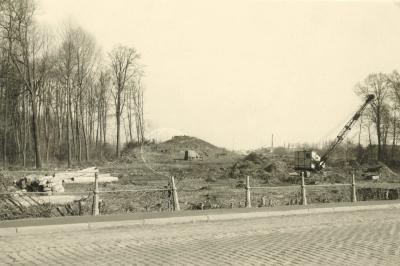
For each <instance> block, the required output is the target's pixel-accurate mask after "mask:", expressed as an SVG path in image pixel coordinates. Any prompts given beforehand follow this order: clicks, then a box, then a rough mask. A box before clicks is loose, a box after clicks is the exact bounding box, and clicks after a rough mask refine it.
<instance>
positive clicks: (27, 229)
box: [0, 203, 400, 236]
mask: <svg viewBox="0 0 400 266" xmlns="http://www.w3.org/2000/svg"><path fill="white" fill-rule="evenodd" d="M384 209H400V203H392V204H380V205H361V206H337V207H328V208H327V207H320V208H319V207H317V208H305V209H297V210H283V211H271V210H266V211H257V212H246V213H227V214H205V215H193V216H178V217H164V218H144V219H137V220H125V221H105V222H84V223H72V224H56V225H39V226H16V227H6V228H0V236H8V235H16V234H43V233H53V232H65V231H81V230H95V229H110V228H119V227H130V226H143V225H166V224H183V223H197V222H211V221H224V220H237V219H252V218H268V217H279V216H292V215H312V214H322V213H335V212H353V211H366V210H384Z"/></svg>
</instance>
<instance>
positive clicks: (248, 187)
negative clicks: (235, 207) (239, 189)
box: [246, 176, 251, 208]
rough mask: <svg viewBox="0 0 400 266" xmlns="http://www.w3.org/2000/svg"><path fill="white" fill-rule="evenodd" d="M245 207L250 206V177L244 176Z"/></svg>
mask: <svg viewBox="0 0 400 266" xmlns="http://www.w3.org/2000/svg"><path fill="white" fill-rule="evenodd" d="M246 208H251V197H250V177H249V176H247V177H246Z"/></svg>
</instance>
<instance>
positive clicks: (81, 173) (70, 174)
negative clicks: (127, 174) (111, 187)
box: [54, 167, 118, 183]
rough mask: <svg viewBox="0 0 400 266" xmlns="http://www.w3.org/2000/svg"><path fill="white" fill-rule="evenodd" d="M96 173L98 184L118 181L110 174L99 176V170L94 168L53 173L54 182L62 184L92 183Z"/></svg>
mask: <svg viewBox="0 0 400 266" xmlns="http://www.w3.org/2000/svg"><path fill="white" fill-rule="evenodd" d="M96 173H97V176H98V181H99V182H100V183H106V182H116V181H118V177H115V176H111V175H110V174H100V173H99V169H97V168H96V167H90V168H86V169H83V170H78V171H66V172H59V173H55V174H54V180H57V181H61V182H62V183H93V182H94V179H95V174H96Z"/></svg>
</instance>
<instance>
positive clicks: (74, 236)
mask: <svg viewBox="0 0 400 266" xmlns="http://www.w3.org/2000/svg"><path fill="white" fill-rule="evenodd" d="M0 264H4V265H55V264H57V265H400V213H398V211H396V210H385V211H362V212H351V213H337V214H320V215H316V214H313V215H305V216H292V217H274V218H265V219H251V220H234V221H221V222H209V223H196V224H177V225H162V226H150V225H146V226H131V227H125V228H113V229H97V230H92V231H80V232H64V233H48V234H44V235H43V234H42V235H38V234H36V235H13V236H3V237H0Z"/></svg>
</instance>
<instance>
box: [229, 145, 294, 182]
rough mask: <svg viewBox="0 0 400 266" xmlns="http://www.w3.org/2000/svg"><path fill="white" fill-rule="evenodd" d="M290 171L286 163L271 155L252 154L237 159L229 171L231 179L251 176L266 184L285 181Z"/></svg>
mask: <svg viewBox="0 0 400 266" xmlns="http://www.w3.org/2000/svg"><path fill="white" fill-rule="evenodd" d="M290 171H291V168H290V166H289V165H288V163H287V162H286V161H285V160H284V159H282V158H278V157H276V156H273V155H271V154H263V153H260V152H252V153H250V154H249V155H247V156H246V157H244V158H242V159H239V160H238V161H237V162H236V163H235V164H234V165H233V166H232V167H231V169H230V176H231V177H232V178H243V177H245V176H247V175H248V176H251V177H252V178H260V179H263V180H265V181H266V182H267V183H281V182H283V181H285V180H286V178H287V177H288V175H289V172H290Z"/></svg>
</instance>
